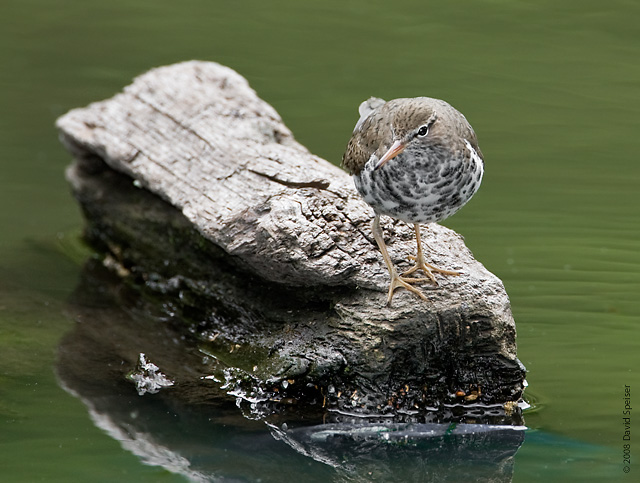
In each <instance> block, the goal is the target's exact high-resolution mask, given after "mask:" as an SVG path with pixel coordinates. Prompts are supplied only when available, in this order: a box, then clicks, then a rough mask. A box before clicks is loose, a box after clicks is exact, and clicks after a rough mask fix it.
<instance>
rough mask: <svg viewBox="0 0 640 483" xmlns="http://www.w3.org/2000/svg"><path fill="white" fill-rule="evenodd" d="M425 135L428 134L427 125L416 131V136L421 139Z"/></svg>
mask: <svg viewBox="0 0 640 483" xmlns="http://www.w3.org/2000/svg"><path fill="white" fill-rule="evenodd" d="M427 134H429V126H428V125H427V124H425V125H424V126H422V127H420V129H418V136H420V137H421V138H423V137H425V136H426V135H427Z"/></svg>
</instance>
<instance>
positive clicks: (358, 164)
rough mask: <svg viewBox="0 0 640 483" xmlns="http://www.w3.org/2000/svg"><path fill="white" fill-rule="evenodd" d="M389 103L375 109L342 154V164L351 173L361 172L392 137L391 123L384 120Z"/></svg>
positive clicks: (359, 127)
mask: <svg viewBox="0 0 640 483" xmlns="http://www.w3.org/2000/svg"><path fill="white" fill-rule="evenodd" d="M387 104H388V103H387ZM387 104H385V105H383V106H382V107H379V108H378V109H375V110H374V111H373V112H372V113H371V114H370V115H369V117H367V118H366V119H365V120H364V121H362V123H360V125H359V126H357V127H356V129H355V131H354V132H353V135H352V136H351V139H350V140H349V143H348V144H347V149H346V150H345V153H344V155H343V156H342V165H343V166H344V168H345V169H346V170H347V172H348V173H349V174H357V173H359V172H360V171H361V170H362V168H364V165H365V164H366V163H367V161H369V158H371V155H372V154H373V153H375V152H376V151H377V150H379V149H380V146H381V145H384V144H385V143H386V141H387V140H390V139H391V137H392V135H391V129H390V127H389V123H388V122H384V120H383V118H384V113H385V106H386V105H387Z"/></svg>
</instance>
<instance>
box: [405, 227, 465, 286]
mask: <svg viewBox="0 0 640 483" xmlns="http://www.w3.org/2000/svg"><path fill="white" fill-rule="evenodd" d="M413 227H414V229H415V231H416V243H417V244H418V252H417V253H416V256H415V257H413V256H412V257H409V258H410V259H411V260H415V262H416V264H415V265H414V266H413V267H411V268H410V269H409V270H407V271H406V272H404V273H402V275H401V276H402V277H404V276H405V275H411V274H412V273H413V272H415V271H417V270H422V271H423V272H424V274H425V275H426V276H427V277H428V278H423V279H420V280H421V281H424V282H426V281H427V280H431V282H433V284H434V285H438V282H437V281H436V278H435V277H434V276H433V272H436V273H441V274H443V275H460V272H454V271H452V270H443V269H442V268H438V267H434V266H433V265H431V264H429V263H427V262H426V261H425V259H424V253H423V252H422V241H421V239H420V225H418V224H417V223H414V225H413Z"/></svg>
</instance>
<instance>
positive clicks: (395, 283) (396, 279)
mask: <svg viewBox="0 0 640 483" xmlns="http://www.w3.org/2000/svg"><path fill="white" fill-rule="evenodd" d="M427 280H429V279H427V278H406V277H403V276H402V275H398V274H397V273H395V274H394V275H393V276H392V277H391V283H389V295H388V296H387V306H391V299H392V298H393V294H394V292H395V290H396V289H397V288H404V289H406V290H409V291H410V292H413V293H414V294H416V295H417V296H418V297H420V298H421V299H422V300H425V301H428V300H429V299H427V297H425V295H424V294H423V293H422V292H421V291H420V290H418V289H417V288H416V287H414V286H413V285H411V284H412V283H419V282H424V281H427Z"/></svg>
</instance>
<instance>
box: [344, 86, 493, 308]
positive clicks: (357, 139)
mask: <svg viewBox="0 0 640 483" xmlns="http://www.w3.org/2000/svg"><path fill="white" fill-rule="evenodd" d="M359 111H360V119H359V120H358V122H357V124H356V127H355V129H354V130H353V135H352V136H351V139H350V140H349V144H348V145H347V149H346V151H345V153H344V156H343V158H342V163H343V165H344V167H345V169H346V170H347V171H348V172H349V173H350V174H351V175H352V176H353V180H354V182H355V186H356V189H357V190H358V192H359V193H360V194H361V195H362V197H363V198H364V200H365V201H366V202H367V203H368V204H369V205H371V207H372V208H373V210H374V211H375V218H374V220H373V225H372V230H373V237H374V238H375V240H376V243H377V244H378V247H379V248H380V251H381V252H382V257H383V258H384V262H385V264H386V265H387V269H388V270H389V275H390V276H391V283H390V285H389V294H388V296H387V305H390V304H391V299H392V298H393V294H394V291H395V290H396V289H397V288H399V287H402V288H405V289H407V290H409V291H411V292H413V293H414V294H416V295H417V296H418V297H420V298H422V299H423V300H427V298H426V297H425V295H424V294H423V293H422V291H420V290H419V289H418V288H416V287H414V286H413V285H412V284H414V283H420V282H426V281H430V282H432V283H433V284H435V285H437V284H438V283H437V281H436V278H435V276H434V273H440V274H444V275H459V272H455V271H451V270H443V269H441V268H437V267H434V266H433V265H430V264H429V263H427V262H426V261H425V258H424V253H423V251H422V243H421V240H420V224H421V223H433V222H436V221H441V220H444V219H445V218H448V217H449V216H451V215H453V214H454V213H455V212H456V211H458V210H459V209H460V208H462V206H464V204H465V203H466V202H467V201H469V200H470V199H471V197H472V196H473V195H474V194H475V192H476V191H477V190H478V188H479V187H480V182H481V181H482V175H483V173H484V160H483V157H482V152H481V151H480V148H479V147H478V140H477V138H476V135H475V133H474V131H473V128H472V127H471V125H470V124H469V123H468V122H467V119H466V118H465V117H464V116H463V115H462V114H461V113H460V112H459V111H457V110H456V109H455V108H453V107H452V106H451V105H449V104H448V103H446V102H445V101H441V100H439V99H432V98H429V97H415V98H409V99H394V100H392V101H388V102H385V101H383V100H382V99H378V98H375V97H372V98H370V99H369V100H367V101H365V102H363V103H362V104H361V105H360V109H359ZM380 215H387V216H390V217H392V218H396V219H399V220H402V221H405V222H407V223H411V224H413V226H414V229H415V233H416V242H417V245H418V250H417V254H416V256H415V257H410V258H411V259H412V260H414V261H415V266H413V267H412V268H410V269H409V270H407V271H406V272H404V273H402V274H398V272H397V271H396V268H395V267H394V265H393V263H392V262H391V258H390V257H389V253H388V251H387V246H386V244H385V242H384V238H383V235H382V229H381V228H380ZM418 270H421V271H422V272H423V273H424V275H425V276H426V278H416V276H415V275H414V276H413V277H409V276H410V275H412V274H414V273H415V272H417V271H418Z"/></svg>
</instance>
